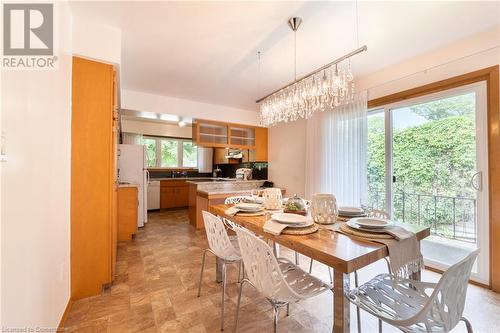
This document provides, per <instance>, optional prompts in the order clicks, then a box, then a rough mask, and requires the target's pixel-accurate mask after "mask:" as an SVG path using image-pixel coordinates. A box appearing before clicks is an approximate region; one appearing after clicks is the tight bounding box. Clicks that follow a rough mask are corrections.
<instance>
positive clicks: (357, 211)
mask: <svg viewBox="0 0 500 333" xmlns="http://www.w3.org/2000/svg"><path fill="white" fill-rule="evenodd" d="M364 213H365V211H364V210H363V208H361V207H339V214H341V215H362V214H364Z"/></svg>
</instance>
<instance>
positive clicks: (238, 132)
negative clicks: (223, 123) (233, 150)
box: [229, 126, 255, 147]
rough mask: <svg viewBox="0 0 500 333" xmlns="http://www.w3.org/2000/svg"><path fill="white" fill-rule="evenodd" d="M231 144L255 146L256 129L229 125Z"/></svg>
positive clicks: (235, 145) (234, 145)
mask: <svg viewBox="0 0 500 333" xmlns="http://www.w3.org/2000/svg"><path fill="white" fill-rule="evenodd" d="M229 144H230V145H231V146H233V147H238V146H244V147H255V129H254V128H253V127H236V126H229Z"/></svg>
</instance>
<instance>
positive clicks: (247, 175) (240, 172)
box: [236, 168, 252, 180]
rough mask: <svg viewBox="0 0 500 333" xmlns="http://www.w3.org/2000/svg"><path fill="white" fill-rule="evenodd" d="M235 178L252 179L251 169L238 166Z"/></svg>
mask: <svg viewBox="0 0 500 333" xmlns="http://www.w3.org/2000/svg"><path fill="white" fill-rule="evenodd" d="M236 179H241V180H250V179H252V169H249V168H239V169H237V170H236Z"/></svg>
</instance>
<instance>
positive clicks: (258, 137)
mask: <svg viewBox="0 0 500 333" xmlns="http://www.w3.org/2000/svg"><path fill="white" fill-rule="evenodd" d="M267 142H268V130H267V128H265V127H256V128H255V149H254V150H253V152H251V154H252V153H253V154H255V158H251V159H254V161H253V162H267V158H268V157H267Z"/></svg>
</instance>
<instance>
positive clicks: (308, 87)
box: [257, 18, 367, 127]
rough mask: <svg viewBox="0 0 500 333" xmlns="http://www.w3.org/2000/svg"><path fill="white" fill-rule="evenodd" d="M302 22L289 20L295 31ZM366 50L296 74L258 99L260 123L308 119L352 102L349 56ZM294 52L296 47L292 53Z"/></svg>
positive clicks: (365, 48)
mask: <svg viewBox="0 0 500 333" xmlns="http://www.w3.org/2000/svg"><path fill="white" fill-rule="evenodd" d="M301 22H302V20H301V19H300V18H291V19H290V20H289V21H288V23H289V25H290V27H291V28H292V30H293V31H294V33H296V31H297V29H298V26H299V25H300V23H301ZM366 50H367V47H366V45H365V46H363V47H360V48H358V49H357V50H355V51H353V52H351V53H348V54H346V55H344V56H343V57H341V58H339V59H337V60H335V61H332V62H331V63H329V64H327V65H325V66H323V67H321V68H319V69H317V70H315V71H313V72H312V73H310V74H308V75H306V76H304V77H302V78H300V79H297V78H296V77H295V80H294V82H292V83H290V84H288V85H286V86H285V87H283V88H281V89H279V90H277V91H275V92H273V93H271V94H269V95H267V96H265V97H263V98H261V99H259V100H258V101H257V103H260V124H261V126H265V127H269V126H274V125H276V124H277V123H280V122H289V121H295V120H297V119H299V118H304V119H307V118H309V117H311V115H312V114H313V113H314V112H316V111H325V110H334V109H336V108H337V107H339V106H342V105H347V104H349V103H351V102H352V101H353V100H354V96H355V90H354V76H353V74H352V70H351V60H350V58H351V57H352V56H354V55H356V54H358V53H361V52H364V51H366ZM296 51H297V50H296V46H295V54H296ZM259 55H260V53H259ZM259 59H260V57H259ZM295 71H296V58H295Z"/></svg>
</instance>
